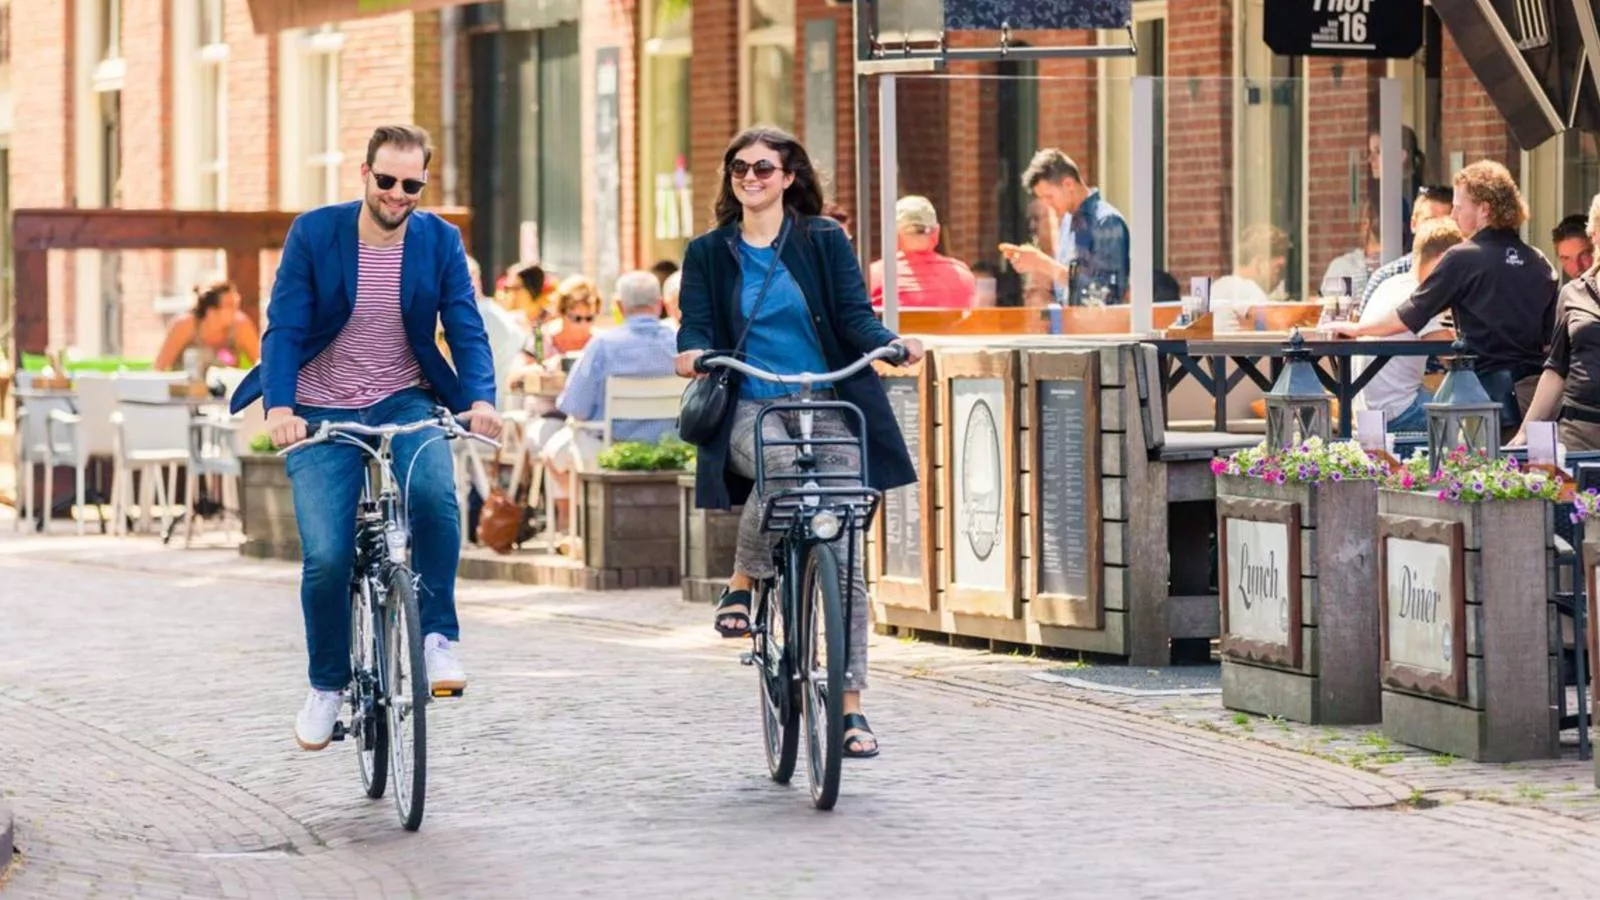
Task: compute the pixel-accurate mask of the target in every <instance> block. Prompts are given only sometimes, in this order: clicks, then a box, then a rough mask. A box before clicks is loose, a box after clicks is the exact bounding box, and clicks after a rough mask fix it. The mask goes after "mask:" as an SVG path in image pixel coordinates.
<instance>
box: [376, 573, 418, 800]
mask: <svg viewBox="0 0 1600 900" xmlns="http://www.w3.org/2000/svg"><path fill="white" fill-rule="evenodd" d="M384 619H385V621H387V622H388V628H387V631H388V635H387V638H388V640H387V643H386V645H385V647H386V650H387V653H386V657H387V658H386V659H385V660H384V662H385V664H386V666H385V668H386V674H387V676H388V677H387V679H386V682H385V685H384V687H385V689H386V692H387V694H388V697H387V699H388V704H387V707H386V708H387V710H388V720H389V764H390V770H391V774H392V775H393V776H394V806H395V810H396V811H397V812H399V814H400V824H401V825H403V826H404V827H405V829H406V830H407V831H416V830H417V829H418V828H420V827H421V826H422V808H423V800H424V797H425V794H426V790H427V784H428V729H427V724H428V719H427V709H428V672H427V668H426V666H425V664H424V663H423V659H422V617H421V613H420V612H419V611H418V608H417V592H416V589H415V588H414V587H412V584H411V575H410V573H409V572H406V571H405V570H404V569H395V570H394V571H393V572H391V573H390V575H389V608H388V610H387V613H386V615H385V616H384Z"/></svg>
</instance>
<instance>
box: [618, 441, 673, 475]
mask: <svg viewBox="0 0 1600 900" xmlns="http://www.w3.org/2000/svg"><path fill="white" fill-rule="evenodd" d="M599 461H600V468H602V469H606V470H608V471H612V472H661V471H670V470H675V469H687V468H689V466H690V464H692V463H693V462H694V447H692V446H690V445H689V444H686V443H684V442H683V441H680V440H678V439H676V438H666V439H664V440H662V441H661V442H660V443H656V444H647V443H644V442H643V441H622V442H621V443H616V444H612V445H611V446H610V447H607V448H606V449H604V450H602V451H601V452H600V460H599Z"/></svg>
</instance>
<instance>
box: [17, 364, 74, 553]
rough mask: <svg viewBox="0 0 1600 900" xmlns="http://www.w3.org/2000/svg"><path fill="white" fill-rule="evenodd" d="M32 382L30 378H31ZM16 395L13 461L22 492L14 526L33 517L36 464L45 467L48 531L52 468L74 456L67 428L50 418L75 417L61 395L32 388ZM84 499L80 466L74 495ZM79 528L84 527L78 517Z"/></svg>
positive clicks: (53, 470)
mask: <svg viewBox="0 0 1600 900" xmlns="http://www.w3.org/2000/svg"><path fill="white" fill-rule="evenodd" d="M30 381H31V379H30ZM16 398H17V436H16V461H17V467H16V472H17V482H18V490H19V493H20V494H21V495H22V498H21V499H22V509H21V510H20V515H18V516H17V521H16V528H17V530H18V531H21V530H22V523H24V522H30V523H31V522H32V521H33V517H34V510H35V506H34V500H35V498H34V495H33V474H34V469H35V468H36V467H38V468H42V469H44V498H43V499H44V507H43V512H44V527H43V530H44V531H46V532H48V531H49V530H50V519H51V515H52V513H53V507H54V505H55V497H54V496H53V494H54V492H55V467H56V465H57V464H58V462H57V461H58V460H59V461H60V464H63V465H64V464H67V462H68V461H70V460H73V459H75V458H77V455H78V451H77V448H76V447H74V446H73V444H72V443H71V434H70V432H69V431H67V430H66V429H61V428H52V427H51V422H52V420H53V419H55V418H57V417H60V416H67V417H72V416H74V413H73V409H72V401H71V399H70V398H68V397H66V396H63V395H52V394H39V393H36V392H34V391H32V390H31V389H26V388H24V389H19V390H18V391H17V393H16ZM75 499H76V500H77V501H78V502H82V500H83V469H82V468H79V469H78V480H77V496H76V498H75ZM78 527H79V529H80V530H81V529H82V527H83V522H82V520H79V522H78Z"/></svg>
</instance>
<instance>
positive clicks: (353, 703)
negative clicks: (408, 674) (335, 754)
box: [350, 576, 389, 800]
mask: <svg viewBox="0 0 1600 900" xmlns="http://www.w3.org/2000/svg"><path fill="white" fill-rule="evenodd" d="M375 594H376V592H375V591H374V590H373V586H372V583H371V582H369V581H367V580H366V578H365V577H364V576H363V577H362V578H361V579H359V580H357V581H356V583H355V585H354V586H353V587H352V588H351V590H350V671H351V674H352V676H353V677H352V678H351V682H352V683H351V687H350V731H351V733H352V734H353V736H354V738H355V742H356V760H357V762H358V763H359V764H360V766H361V787H362V789H363V790H365V791H366V794H367V796H368V797H371V798H372V799H374V800H376V799H378V798H379V797H382V796H383V792H384V790H385V789H386V788H387V787H388V786H389V720H388V719H387V718H386V717H385V716H384V714H383V712H382V710H381V709H380V708H379V706H378V697H377V694H378V684H379V678H378V666H379V662H380V660H381V659H382V658H383V657H382V655H381V654H380V653H379V641H380V638H379V637H378V635H377V634H375V633H374V632H376V631H377V630H378V627H377V625H378V618H377V616H375V615H374V613H375V610H374V609H373V604H372V598H373V597H374V596H375Z"/></svg>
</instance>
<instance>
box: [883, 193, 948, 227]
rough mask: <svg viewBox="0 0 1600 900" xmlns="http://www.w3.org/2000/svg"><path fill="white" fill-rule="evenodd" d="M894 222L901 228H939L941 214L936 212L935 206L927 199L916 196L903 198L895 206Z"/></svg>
mask: <svg viewBox="0 0 1600 900" xmlns="http://www.w3.org/2000/svg"><path fill="white" fill-rule="evenodd" d="M894 222H895V224H896V225H898V226H899V227H901V228H905V227H906V226H908V225H920V226H922V227H923V228H937V227H938V225H939V214H938V213H937V212H934V209H933V204H932V203H930V202H929V201H928V198H927V197H918V196H917V195H915V194H911V195H907V196H905V197H901V198H900V200H899V202H898V203H896V204H895V205H894Z"/></svg>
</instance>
